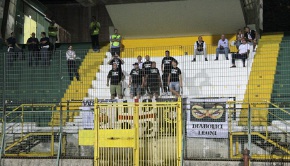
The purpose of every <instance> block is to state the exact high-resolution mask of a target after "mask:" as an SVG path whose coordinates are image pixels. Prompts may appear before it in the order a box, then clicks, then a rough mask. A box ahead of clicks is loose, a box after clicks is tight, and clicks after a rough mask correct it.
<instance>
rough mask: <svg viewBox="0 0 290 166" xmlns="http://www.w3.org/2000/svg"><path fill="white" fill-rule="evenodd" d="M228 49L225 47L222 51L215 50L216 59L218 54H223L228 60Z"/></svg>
mask: <svg viewBox="0 0 290 166" xmlns="http://www.w3.org/2000/svg"><path fill="white" fill-rule="evenodd" d="M229 51H230V49H229V48H228V47H225V48H224V49H220V48H216V59H219V54H225V56H226V58H228V54H229Z"/></svg>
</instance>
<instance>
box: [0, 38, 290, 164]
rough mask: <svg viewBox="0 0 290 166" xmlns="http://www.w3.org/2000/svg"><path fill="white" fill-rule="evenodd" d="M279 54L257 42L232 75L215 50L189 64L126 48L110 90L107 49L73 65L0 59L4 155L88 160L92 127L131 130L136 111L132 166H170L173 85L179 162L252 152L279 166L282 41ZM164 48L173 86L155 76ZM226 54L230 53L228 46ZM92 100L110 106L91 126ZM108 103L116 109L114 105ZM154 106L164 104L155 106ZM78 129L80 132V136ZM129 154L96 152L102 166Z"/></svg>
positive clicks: (284, 98) (21, 57)
mask: <svg viewBox="0 0 290 166" xmlns="http://www.w3.org/2000/svg"><path fill="white" fill-rule="evenodd" d="M280 46H281V48H279V44H278V43H263V41H261V44H259V46H258V48H257V51H256V52H253V50H252V48H251V50H250V53H249V55H248V57H247V59H246V61H245V64H243V62H242V60H236V61H235V65H236V67H234V68H230V67H232V66H233V61H232V59H233V56H232V55H233V54H234V53H233V52H229V54H228V59H229V60H227V59H226V56H225V54H224V53H221V54H220V55H219V58H218V60H215V59H216V54H215V52H216V46H211V45H208V46H207V48H208V50H207V53H208V54H207V60H208V61H205V56H204V55H196V59H195V61H194V56H193V55H192V54H193V52H194V51H193V46H172V47H156V48H136V49H125V50H124V52H122V53H121V57H118V59H122V60H123V61H124V64H122V65H121V64H120V67H121V68H122V69H121V71H122V72H123V74H124V77H123V78H121V79H120V78H118V81H119V82H118V83H117V84H116V86H115V87H113V86H112V85H114V84H112V77H110V80H109V81H108V74H109V71H110V70H112V65H110V64H108V62H109V61H111V60H113V61H115V59H114V58H115V57H112V56H111V54H110V53H108V52H107V50H106V49H103V50H101V52H100V53H95V52H90V51H88V50H75V52H76V57H77V58H76V59H75V60H74V63H73V65H72V64H71V63H69V62H68V60H67V58H66V50H63V51H61V50H57V51H54V52H47V53H46V54H45V55H44V54H43V53H41V52H34V53H29V52H21V53H17V54H16V53H2V54H1V57H2V58H0V63H1V68H0V76H1V78H3V79H1V80H0V84H1V87H2V88H1V90H0V92H1V101H3V105H2V107H1V110H2V112H1V118H2V121H1V122H2V123H1V125H2V126H3V127H2V128H3V130H5V132H2V133H1V138H2V145H4V146H2V150H3V152H4V153H3V154H5V155H6V156H9V155H16V154H18V156H21V155H22V156H29V155H32V156H33V155H34V156H39V155H43V156H45V155H46V156H53V157H56V156H59V157H60V156H61V157H72V158H94V152H95V151H96V150H94V146H96V145H95V144H93V143H92V142H90V141H92V140H93V139H95V137H94V136H95V134H96V133H95V124H96V123H99V126H100V127H99V129H100V130H107V131H108V132H110V131H114V130H115V128H118V129H120V130H121V129H123V130H131V129H132V128H134V125H136V124H137V122H134V109H135V108H140V110H139V111H140V112H138V113H139V116H138V117H139V120H138V126H139V127H138V133H139V135H138V141H137V142H138V144H139V146H140V154H139V155H138V158H139V161H140V162H139V164H140V165H152V164H157V165H158V164H161V165H162V164H164V165H174V164H173V163H175V161H176V160H177V157H176V154H175V153H176V149H175V148H176V147H175V146H170V145H176V144H177V143H178V142H177V140H178V139H177V138H176V137H175V136H176V134H177V131H176V123H177V119H176V117H177V115H176V114H177V110H176V108H173V107H170V103H171V102H168V104H164V103H165V102H166V101H172V100H173V102H175V101H174V99H175V97H176V96H178V95H177V94H175V93H173V91H171V89H175V88H176V87H173V86H169V88H168V85H170V82H179V85H180V87H178V88H177V89H179V90H177V91H178V92H179V95H180V96H181V97H182V101H183V106H182V113H183V115H182V118H183V121H182V123H183V127H182V129H183V134H184V135H183V138H182V142H183V159H184V160H193V159H223V160H232V159H234V160H240V159H241V158H242V154H243V150H244V149H246V148H248V149H251V155H252V158H253V159H267V160H269V159H273V160H274V159H275V160H278V159H285V160H287V159H289V153H290V151H289V146H288V145H289V143H288V142H289V139H288V136H289V134H288V127H289V115H290V114H289V100H288V99H289V96H288V90H289V87H288V86H289V83H288V75H289V74H288V71H289V70H290V69H288V66H289V65H288V63H289V58H288V56H287V55H288V54H287V52H288V51H289V50H288V47H289V46H288V45H287V42H284V43H283V42H282V43H281V44H280ZM166 50H169V51H170V52H169V53H170V54H169V56H171V57H173V58H174V59H176V61H178V64H177V67H178V68H179V69H180V71H181V76H182V77H179V76H178V77H179V80H178V81H171V80H170V79H169V80H168V75H166V74H168V73H164V69H163V68H161V65H162V62H164V61H163V58H164V57H161V56H162V55H164V56H165V55H166V53H165V51H166ZM233 50H235V47H231V51H233ZM235 51H236V50H235ZM137 55H142V56H143V57H141V60H142V62H140V63H138V67H139V66H140V68H141V67H143V64H144V68H143V70H140V71H142V72H143V73H145V74H141V75H143V76H142V77H143V78H144V84H143V85H142V86H141V84H142V77H141V83H140V87H139V86H135V85H133V86H132V84H133V80H134V79H135V78H133V74H132V73H133V72H132V70H133V71H135V70H134V69H136V68H137V67H136V68H135V66H136V65H135V66H134V65H133V64H134V63H135V62H138V60H137ZM146 55H149V56H150V61H155V62H156V68H155V67H154V69H158V71H159V73H158V75H159V77H157V79H155V77H154V78H153V80H154V81H153V83H152V84H148V83H147V82H146V81H148V77H151V75H149V74H147V73H146V62H147V61H148V60H146ZM43 56H45V58H44V59H43V58H42V57H43ZM71 65H72V66H71ZM164 65H165V64H163V66H164ZM244 65H245V67H244ZM150 68H153V67H150ZM75 69H76V70H75ZM162 70H163V71H162ZM155 71H156V70H155ZM76 72H77V73H78V74H79V80H78V78H77V74H76ZM172 74H174V73H172ZM146 75H149V76H148V77H147V76H146ZM130 77H131V78H130ZM138 79H139V78H138ZM156 80H157V81H156ZM137 82H138V80H137ZM149 82H150V81H149ZM107 83H108V85H107ZM119 83H121V86H119V85H120V84H119ZM138 83H139V82H138ZM146 83H147V84H146ZM168 83H169V84H168ZM138 85H139V84H138ZM119 87H120V89H118V88H119ZM114 88H115V89H114ZM117 90H120V91H121V92H120V96H122V100H117V99H116V98H118V96H119V95H118V94H117V93H118V91H117ZM175 90H176V89H175ZM134 91H135V92H134ZM165 92H166V93H165ZM138 93H140V100H139V102H140V104H139V105H138V106H136V105H135V104H132V102H133V101H134V100H133V99H132V98H136V97H138V95H137V94H138ZM95 98H99V99H106V100H104V101H103V102H105V101H106V102H107V103H108V102H111V105H109V104H105V105H103V106H102V105H101V106H100V107H99V108H98V109H99V114H98V119H96V115H95V114H94V106H95V103H94V99H95ZM119 98H120V97H119ZM109 99H112V100H109ZM112 101H115V102H116V103H120V104H119V105H118V106H117V107H116V106H114V104H113V103H112ZM126 102H127V103H126ZM158 102H162V103H163V102H164V103H163V105H158ZM130 103H131V104H130ZM109 117H111V118H109ZM112 119H114V120H112ZM96 120H97V121H98V122H96ZM80 130H84V131H85V132H84V133H80V132H79V131H80ZM86 132H88V133H86ZM104 132H106V131H104ZM118 132H122V131H118ZM113 134H116V133H113ZM126 134H127V135H128V137H130V134H129V133H126ZM84 136H85V137H88V139H87V141H88V142H80V141H79V140H80V138H83V137H84ZM112 137H114V136H112ZM103 139H106V140H107V138H103ZM129 140H130V139H129ZM81 144H82V145H81ZM41 147H45V148H41ZM134 153H135V152H134V148H132V147H130V148H129V147H114V146H111V147H100V148H99V154H100V160H102V161H100V163H101V164H103V165H110V164H112V163H115V164H116V163H117V164H119V165H131V164H133V162H134V159H135V157H136V156H134ZM19 154H21V155H19ZM157 154H158V155H157ZM168 156H169V157H168ZM166 157H168V158H166ZM127 159H128V160H127ZM125 160H127V161H125ZM152 161H154V162H155V163H152Z"/></svg>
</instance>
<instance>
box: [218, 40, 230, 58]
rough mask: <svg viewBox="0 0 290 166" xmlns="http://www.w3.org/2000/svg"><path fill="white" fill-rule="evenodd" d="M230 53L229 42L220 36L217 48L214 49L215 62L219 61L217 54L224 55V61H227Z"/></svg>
mask: <svg viewBox="0 0 290 166" xmlns="http://www.w3.org/2000/svg"><path fill="white" fill-rule="evenodd" d="M229 52H230V49H229V41H228V39H226V38H225V35H222V36H221V39H220V40H219V42H218V47H217V49H216V58H215V61H217V60H219V54H225V56H226V59H227V60H229V57H228V54H229Z"/></svg>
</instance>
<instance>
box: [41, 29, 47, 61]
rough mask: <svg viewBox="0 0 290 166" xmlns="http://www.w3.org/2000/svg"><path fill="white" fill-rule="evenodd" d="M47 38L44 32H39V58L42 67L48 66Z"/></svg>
mask: <svg viewBox="0 0 290 166" xmlns="http://www.w3.org/2000/svg"><path fill="white" fill-rule="evenodd" d="M48 49H49V38H48V37H46V33H45V32H41V39H40V57H41V61H42V65H43V66H49V51H48Z"/></svg>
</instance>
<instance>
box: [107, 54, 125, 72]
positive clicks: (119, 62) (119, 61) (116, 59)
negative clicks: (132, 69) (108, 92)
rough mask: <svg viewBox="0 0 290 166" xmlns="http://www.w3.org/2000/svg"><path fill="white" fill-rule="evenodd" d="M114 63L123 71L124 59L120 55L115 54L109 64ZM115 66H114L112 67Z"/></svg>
mask: <svg viewBox="0 0 290 166" xmlns="http://www.w3.org/2000/svg"><path fill="white" fill-rule="evenodd" d="M113 64H117V69H118V71H119V72H122V66H121V65H123V64H124V60H123V59H121V58H120V57H119V56H118V55H116V54H115V56H113V57H112V59H110V60H109V61H108V65H112V66H113ZM112 68H113V67H112Z"/></svg>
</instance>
